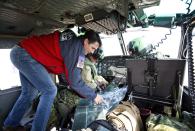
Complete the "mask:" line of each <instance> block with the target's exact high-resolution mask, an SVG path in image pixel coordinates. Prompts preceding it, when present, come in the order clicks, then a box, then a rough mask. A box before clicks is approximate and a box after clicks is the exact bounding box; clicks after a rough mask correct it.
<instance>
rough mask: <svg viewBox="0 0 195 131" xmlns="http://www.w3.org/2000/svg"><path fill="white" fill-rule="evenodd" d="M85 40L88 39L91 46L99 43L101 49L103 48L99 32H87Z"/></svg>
mask: <svg viewBox="0 0 195 131" xmlns="http://www.w3.org/2000/svg"><path fill="white" fill-rule="evenodd" d="M83 38H84V39H86V38H87V39H88V40H89V44H91V43H94V42H98V43H99V47H101V46H102V41H101V39H100V36H99V34H98V33H97V32H95V31H93V30H87V31H86V32H85V35H84V36H83Z"/></svg>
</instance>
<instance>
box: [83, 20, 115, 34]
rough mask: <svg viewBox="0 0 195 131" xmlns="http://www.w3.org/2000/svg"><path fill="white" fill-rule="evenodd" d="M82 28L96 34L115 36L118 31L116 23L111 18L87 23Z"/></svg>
mask: <svg viewBox="0 0 195 131" xmlns="http://www.w3.org/2000/svg"><path fill="white" fill-rule="evenodd" d="M82 27H84V28H86V29H92V30H94V31H96V32H101V33H104V34H107V35H111V34H116V33H117V31H118V22H117V21H116V20H113V19H112V18H105V19H102V20H98V21H95V22H89V23H86V24H84V25H82Z"/></svg>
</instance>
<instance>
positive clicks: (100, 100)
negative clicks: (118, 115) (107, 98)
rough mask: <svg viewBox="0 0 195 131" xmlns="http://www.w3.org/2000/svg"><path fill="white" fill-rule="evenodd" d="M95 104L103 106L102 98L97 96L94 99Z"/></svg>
mask: <svg viewBox="0 0 195 131" xmlns="http://www.w3.org/2000/svg"><path fill="white" fill-rule="evenodd" d="M94 102H95V103H96V104H101V103H102V102H103V98H102V96H100V95H98V94H97V96H96V98H95V99H94Z"/></svg>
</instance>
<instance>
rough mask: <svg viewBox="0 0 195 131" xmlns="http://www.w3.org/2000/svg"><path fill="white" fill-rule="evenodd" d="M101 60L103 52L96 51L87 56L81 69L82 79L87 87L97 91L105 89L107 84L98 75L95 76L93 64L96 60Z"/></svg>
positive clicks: (95, 71) (100, 50)
mask: <svg viewBox="0 0 195 131" xmlns="http://www.w3.org/2000/svg"><path fill="white" fill-rule="evenodd" d="M101 59H103V50H102V49H100V48H99V49H97V50H96V51H95V52H94V53H93V54H88V55H87V56H86V58H85V63H84V67H83V69H82V78H83V80H84V81H85V82H86V84H87V85H88V86H90V87H91V88H92V89H94V90H97V89H98V88H99V87H100V88H105V87H106V85H107V84H108V82H107V81H106V80H105V79H104V78H103V77H102V76H100V75H98V74H97V69H96V66H95V64H96V63H97V61H98V60H101Z"/></svg>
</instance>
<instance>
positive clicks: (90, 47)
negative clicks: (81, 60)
mask: <svg viewBox="0 0 195 131" xmlns="http://www.w3.org/2000/svg"><path fill="white" fill-rule="evenodd" d="M97 48H99V43H98V42H94V43H90V44H89V40H88V39H85V40H84V49H85V55H86V54H89V53H93V52H94V51H95V50H96V49H97Z"/></svg>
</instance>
